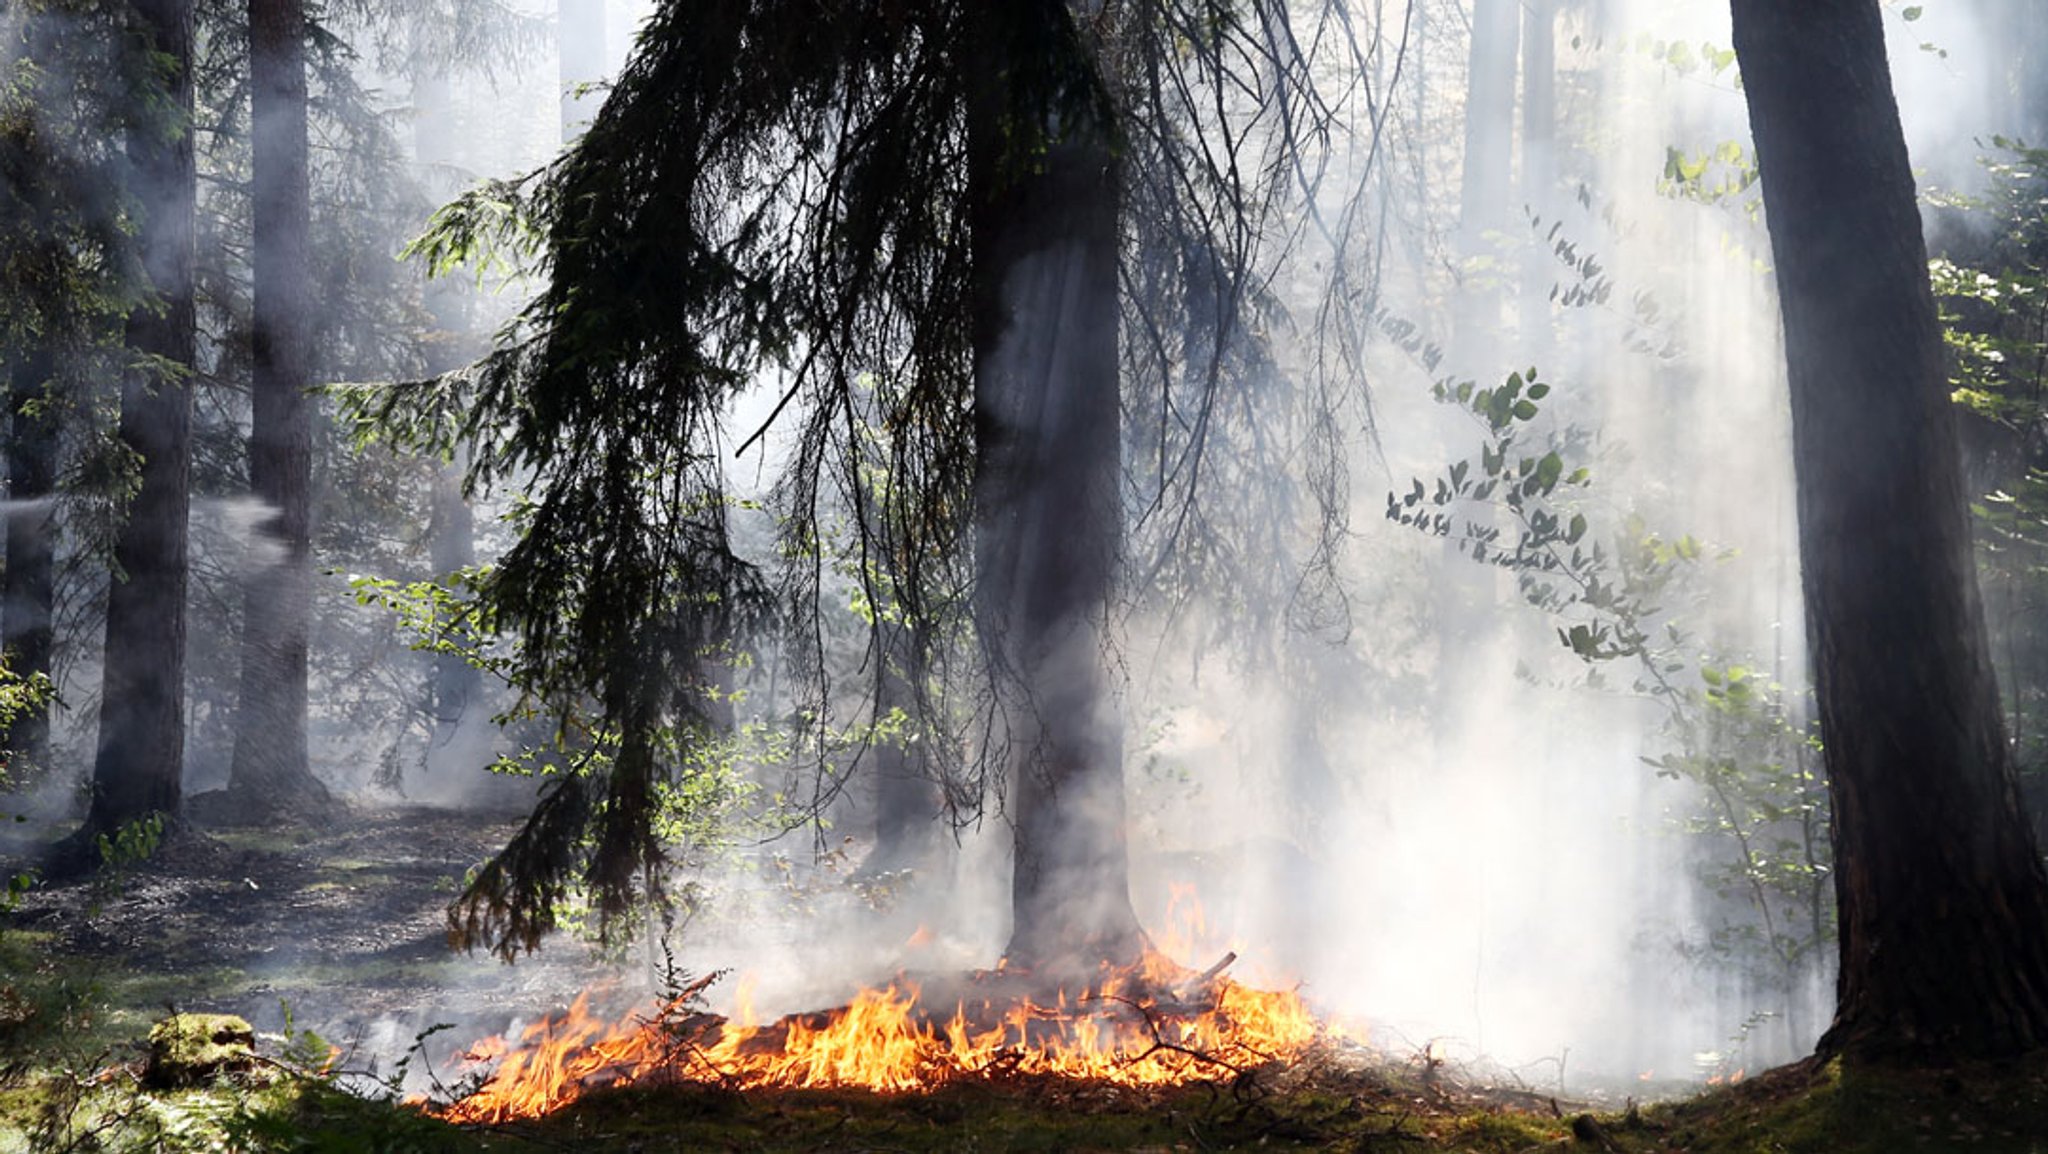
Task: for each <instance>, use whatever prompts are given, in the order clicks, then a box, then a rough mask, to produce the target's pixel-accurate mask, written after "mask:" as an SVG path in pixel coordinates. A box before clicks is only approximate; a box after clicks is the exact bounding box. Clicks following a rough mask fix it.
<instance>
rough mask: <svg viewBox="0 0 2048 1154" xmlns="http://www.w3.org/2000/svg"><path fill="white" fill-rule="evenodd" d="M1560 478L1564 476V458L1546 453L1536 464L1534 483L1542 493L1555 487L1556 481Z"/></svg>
mask: <svg viewBox="0 0 2048 1154" xmlns="http://www.w3.org/2000/svg"><path fill="white" fill-rule="evenodd" d="M1562 476H1564V458H1563V457H1560V456H1558V455H1557V454H1556V453H1546V454H1544V456H1543V459H1542V460H1541V461H1538V462H1537V463H1536V483H1537V484H1538V485H1539V486H1540V487H1541V488H1542V489H1543V491H1544V492H1549V491H1550V490H1551V489H1552V488H1554V487H1555V486H1556V485H1557V479H1558V478H1559V477H1562Z"/></svg>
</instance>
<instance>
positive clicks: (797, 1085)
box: [420, 952, 1338, 1122]
mask: <svg viewBox="0 0 2048 1154" xmlns="http://www.w3.org/2000/svg"><path fill="white" fill-rule="evenodd" d="M1232 960H1234V956H1233V955H1226V956H1225V957H1224V958H1223V959H1222V960H1221V961H1219V962H1218V963H1217V964H1216V965H1214V966H1212V967H1210V968H1209V969H1208V970H1205V971H1201V972H1196V971H1194V970H1191V969H1187V968H1185V967H1181V966H1178V965H1176V964H1175V963H1173V962H1172V961H1170V960H1169V959H1167V958H1166V957H1165V956H1164V955H1162V954H1159V953H1157V952H1152V953H1149V954H1148V955H1147V956H1146V958H1145V960H1144V961H1143V963H1141V964H1140V965H1139V966H1136V967H1133V968H1130V969H1128V970H1110V969H1105V970H1104V971H1103V973H1102V974H1101V975H1100V976H1099V978H1098V979H1097V980H1096V981H1094V982H1091V983H1089V984H1087V985H1085V986H1082V987H1081V988H1079V989H1077V990H1072V991H1069V990H1067V989H1054V990H1052V991H1050V992H1047V991H1045V990H1043V989H1042V988H1041V985H1042V983H1039V982H1036V981H1034V979H1033V976H1032V975H1030V974H1028V973H1023V972H1017V971H1008V970H1001V969H998V970H994V971H985V972H979V973H975V974H971V975H968V976H966V977H965V978H964V979H947V978H931V977H928V978H925V979H922V980H920V979H913V978H911V977H909V976H899V977H898V978H897V979H895V980H894V981H891V982H890V983H888V984H886V985H883V986H879V987H874V988H870V989H866V990H863V991H861V992H860V993H859V994H857V995H856V996H855V997H854V998H853V999H852V1000H851V1001H849V1002H848V1003H847V1004H846V1005H844V1006H840V1007H837V1008H835V1009H831V1010H827V1011H822V1012H816V1013H804V1014H792V1015H788V1016H785V1017H783V1018H780V1019H778V1020H776V1021H774V1022H770V1023H766V1024H761V1023H757V1022H755V1021H754V1020H753V1015H752V1013H751V1011H750V1010H749V1009H748V1008H747V1003H748V999H747V998H746V997H745V995H744V992H743V993H742V996H741V998H740V1002H741V1007H742V1008H741V1010H740V1012H739V1013H738V1015H737V1016H736V1017H734V1018H727V1017H725V1016H722V1015H716V1014H710V1013H706V1012H704V1011H703V1010H702V1009H701V1008H700V1001H701V999H700V995H701V994H702V993H703V991H704V989H705V988H706V987H707V986H708V985H709V984H710V982H711V981H712V980H714V979H715V978H716V977H717V975H713V976H712V977H711V978H705V979H701V980H699V981H698V982H696V983H694V984H693V985H691V986H690V987H689V988H687V989H685V990H683V991H682V992H681V993H680V994H678V995H677V996H676V997H674V998H671V999H669V1000H668V1001H667V1002H666V1003H664V1004H661V1005H659V1006H656V1007H652V1008H643V1009H641V1010H636V1011H634V1012H632V1013H629V1014H627V1015H625V1016H623V1017H620V1018H618V1019H616V1020H610V1019H607V1018H605V1017H604V1016H602V1015H599V1014H596V1013H593V1012H592V1010H591V1008H590V999H589V998H588V996H581V997H578V998H577V1000H576V1002H575V1004H574V1005H572V1006H571V1007H570V1008H569V1009H568V1011H567V1012H565V1013H563V1014H561V1015H557V1016H551V1017H548V1018H545V1019H543V1020H541V1021H539V1022H536V1023H534V1024H533V1025H531V1026H529V1027H527V1029H526V1030H525V1031H524V1032H523V1034H522V1035H521V1036H520V1038H519V1039H518V1041H517V1042H516V1043H512V1044H508V1043H507V1042H506V1040H505V1039H503V1038H502V1037H493V1038H488V1039H485V1040H484V1041H483V1042H480V1043H478V1044H477V1045H476V1046H474V1047H471V1048H470V1049H469V1050H468V1051H466V1052H465V1053H464V1054H463V1055H460V1056H459V1058H460V1059H461V1060H462V1061H463V1062H464V1063H465V1064H466V1065H467V1066H471V1067H473V1068H474V1069H473V1070H472V1072H471V1074H470V1077H469V1078H468V1079H467V1082H468V1084H469V1086H470V1089H469V1090H468V1092H466V1093H463V1094H461V1095H460V1096H459V1097H457V1098H455V1099H453V1100H450V1101H443V1102H439V1103H434V1102H428V1101H422V1102H421V1103H420V1105H421V1106H422V1107H423V1108H426V1109H429V1110H431V1111H432V1112H434V1113H437V1114H440V1115H441V1116H443V1117H446V1118H449V1119H451V1120H456V1121H467V1122H503V1121H507V1120H510V1119H514V1118H525V1117H538V1116H541V1115H545V1114H548V1113H551V1112H553V1111H555V1110H557V1109H560V1108H561V1107H563V1106H565V1105H567V1104H568V1103H570V1102H573V1101H575V1100H577V1099H578V1098H580V1097H582V1096H584V1095H585V1094H586V1093H588V1092H590V1091H591V1090H592V1089H596V1088H602V1087H609V1086H614V1085H622V1084H624V1085H648V1084H667V1083H675V1082H695V1083H703V1084H707V1085H714V1086H719V1087H724V1088H728V1089H737V1090H752V1089H762V1088H780V1089H863V1090H872V1091H878V1092H883V1093H900V1092H915V1091H928V1090H932V1089H935V1088H937V1087H940V1086H945V1085H950V1084H953V1083H957V1082H962V1081H976V1080H980V1081H988V1080H1000V1079H1005V1078H1013V1077H1026V1078H1031V1077H1044V1078H1058V1079H1069V1080H1074V1081H1085V1082H1094V1083H1098V1084H1101V1085H1105V1086H1125V1087H1130V1086H1164V1085H1179V1084H1183V1083H1189V1082H1202V1081H1224V1080H1229V1079H1232V1078H1240V1077H1244V1076H1246V1075H1248V1074H1249V1073H1250V1072H1251V1071H1254V1070H1256V1069H1259V1068H1262V1067H1267V1066H1270V1065H1273V1064H1275V1063H1282V1062H1286V1061H1289V1060H1293V1059H1297V1058H1299V1057H1300V1056H1301V1055H1303V1054H1304V1053H1305V1052H1306V1051H1307V1050H1308V1049H1309V1048H1310V1047H1312V1046H1315V1045H1318V1044H1331V1043H1334V1042H1336V1041H1338V1036H1337V1035H1336V1034H1334V1033H1333V1032H1332V1031H1331V1030H1329V1029H1328V1028H1326V1027H1325V1026H1324V1025H1323V1024H1322V1023H1320V1022H1319V1021H1318V1020H1317V1019H1316V1017H1315V1015H1314V1014H1313V1013H1312V1012H1311V1011H1310V1009H1309V1008H1308V1006H1307V1004H1306V1003H1304V1002H1303V1001H1302V999H1301V998H1300V996H1299V995H1298V994H1296V993H1295V992H1293V991H1269V990H1258V989H1254V988H1251V987H1249V986H1246V985H1243V984H1241V983H1239V982H1236V981H1234V980H1232V979H1231V978H1229V977H1227V976H1226V975H1225V974H1224V972H1223V971H1224V970H1225V969H1226V968H1227V967H1228V965H1229V963H1230V962H1231V961H1232Z"/></svg>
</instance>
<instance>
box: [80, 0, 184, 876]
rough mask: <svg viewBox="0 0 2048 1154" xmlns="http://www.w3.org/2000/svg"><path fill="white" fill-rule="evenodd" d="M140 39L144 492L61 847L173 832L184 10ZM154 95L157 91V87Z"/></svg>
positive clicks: (131, 152) (134, 164)
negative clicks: (88, 761)
mask: <svg viewBox="0 0 2048 1154" xmlns="http://www.w3.org/2000/svg"><path fill="white" fill-rule="evenodd" d="M131 12H132V13H133V15H134V19H135V23H136V26H137V32H138V33H139V34H140V35H141V36H142V38H143V39H144V41H145V42H146V43H147V44H149V45H150V47H151V49H152V50H153V51H154V52H155V53H156V54H157V56H158V60H159V62H160V64H161V70H160V71H159V72H158V73H157V74H156V75H157V78H156V82H155V83H154V84H149V85H145V92H146V94H147V96H148V97H149V98H150V101H151V103H153V104H154V105H155V107H154V108H149V107H144V108H137V109H134V110H132V113H133V115H134V116H135V117H136V118H137V121H138V122H137V123H136V124H135V125H134V126H133V127H131V128H130V129H129V130H128V133H127V153H128V171H129V174H130V179H131V181H132V182H133V183H132V185H131V188H130V192H131V194H132V196H133V197H134V199H135V201H136V203H138V204H139V205H141V206H142V224H141V234H140V235H139V236H138V238H137V242H138V244H139V246H140V248H141V250H142V260H143V271H144V272H145V274H146V275H147V276H148V278H149V282H150V286H151V288H152V289H153V290H154V293H155V299H154V300H153V301H151V302H150V303H149V304H147V305H144V306H143V307H141V308H138V309H136V310H135V311H134V312H133V313H132V314H130V315H129V318H128V327H127V342H128V346H129V347H130V348H131V349H133V350H134V351H135V353H136V354H137V356H136V361H137V367H135V368H131V369H130V370H129V371H128V372H127V374H126V375H125V376H124V377H123V378H122V381H121V418H120V437H121V440H122V442H123V443H124V444H125V445H127V446H128V448H129V449H130V450H132V451H133V452H134V453H135V454H136V455H137V457H139V458H140V460H141V486H140V488H139V489H138V490H137V491H136V493H135V495H134V497H133V498H132V499H131V500H130V501H129V504H128V519H127V523H126V524H125V525H124V526H123V527H122V529H121V533H120V537H119V539H118V540H117V541H116V542H115V545H114V564H115V566H116V570H117V571H116V573H115V579H114V581H113V583H112V585H111V587H110V588H109V589H108V590H107V646H106V658H105V667H104V669H103V672H102V682H101V695H100V727H99V746H98V753H97V756H96V757H95V759H94V762H93V779H92V801H91V809H90V810H89V812H88V813H87V816H86V822H85V826H84V828H83V829H81V830H80V831H79V833H78V835H77V836H76V838H75V839H74V841H73V842H72V843H71V848H72V849H73V850H74V851H76V850H77V849H79V848H81V847H82V848H83V849H85V850H87V851H90V850H91V849H92V847H93V843H94V839H95V838H97V836H98V835H101V834H113V833H115V832H116V831H118V830H120V829H121V828H122V827H123V826H126V825H128V824H129V823H131V822H133V821H136V820H138V819H141V818H146V817H149V816H150V815H152V814H159V815H163V816H164V817H165V818H166V820H168V821H170V822H172V823H174V824H175V823H176V822H177V821H178V820H179V816H180V812H181V810H182V808H183V801H184V791H183V782H182V776H183V772H184V764H185V686H184V674H185V587H186V577H187V569H188V566H187V559H186V517H187V514H188V512H189V511H190V501H191V496H190V480H191V471H192V470H191V426H192V392H191V382H190V380H189V377H188V376H187V374H188V373H189V372H190V370H191V366H192V364H193V361H194V353H195V344H196V335H195V334H196V329H195V326H194V313H193V212H194V197H195V190H196V188H197V184H198V180H197V176H196V172H195V169H194V166H193V153H192V134H191V131H190V126H191V123H192V23H193V20H192V0H132V6H131ZM157 84H160V85H161V87H160V88H159V87H157V86H156V85H157Z"/></svg>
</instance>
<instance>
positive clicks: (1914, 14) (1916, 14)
mask: <svg viewBox="0 0 2048 1154" xmlns="http://www.w3.org/2000/svg"><path fill="white" fill-rule="evenodd" d="M1922 11H1923V7H1922V6H1921V5H1919V4H1914V5H1910V6H1908V7H1907V9H1906V10H1905V11H1904V12H1901V13H1899V15H1901V16H1904V17H1905V18H1906V19H1908V20H1918V19H1920V13H1921V12H1922Z"/></svg>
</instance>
